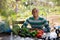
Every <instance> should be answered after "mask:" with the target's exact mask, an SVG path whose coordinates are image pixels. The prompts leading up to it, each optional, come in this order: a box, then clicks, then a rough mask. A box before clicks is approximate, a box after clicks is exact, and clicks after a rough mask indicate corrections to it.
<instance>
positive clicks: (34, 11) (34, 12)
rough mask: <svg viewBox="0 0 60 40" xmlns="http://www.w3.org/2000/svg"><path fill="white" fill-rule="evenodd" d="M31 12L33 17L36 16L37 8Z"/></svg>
mask: <svg viewBox="0 0 60 40" xmlns="http://www.w3.org/2000/svg"><path fill="white" fill-rule="evenodd" d="M32 14H33V16H34V17H38V10H37V9H35V10H33V12H32Z"/></svg>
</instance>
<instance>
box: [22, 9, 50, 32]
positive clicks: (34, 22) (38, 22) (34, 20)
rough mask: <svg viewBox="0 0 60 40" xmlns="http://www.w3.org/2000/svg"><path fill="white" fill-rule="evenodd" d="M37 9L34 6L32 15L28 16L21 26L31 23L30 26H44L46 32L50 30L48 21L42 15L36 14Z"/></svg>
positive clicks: (41, 27) (40, 27)
mask: <svg viewBox="0 0 60 40" xmlns="http://www.w3.org/2000/svg"><path fill="white" fill-rule="evenodd" d="M38 13H39V12H38V9H36V8H34V9H33V10H32V15H33V16H32V17H30V18H28V19H27V20H26V21H25V22H24V23H23V25H22V27H27V25H28V24H30V25H31V27H32V28H39V29H43V28H44V27H45V29H46V30H44V31H46V32H50V28H49V24H48V21H47V20H46V19H44V18H42V17H39V16H38Z"/></svg>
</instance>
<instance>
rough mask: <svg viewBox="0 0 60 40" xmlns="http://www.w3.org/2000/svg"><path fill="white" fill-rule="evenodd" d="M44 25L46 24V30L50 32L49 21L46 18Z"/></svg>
mask: <svg viewBox="0 0 60 40" xmlns="http://www.w3.org/2000/svg"><path fill="white" fill-rule="evenodd" d="M44 26H45V29H46V32H50V27H49V22H48V21H47V20H44Z"/></svg>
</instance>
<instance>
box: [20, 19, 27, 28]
mask: <svg viewBox="0 0 60 40" xmlns="http://www.w3.org/2000/svg"><path fill="white" fill-rule="evenodd" d="M27 25H28V19H27V20H26V21H25V22H24V23H23V25H22V27H21V28H23V27H26V28H27Z"/></svg>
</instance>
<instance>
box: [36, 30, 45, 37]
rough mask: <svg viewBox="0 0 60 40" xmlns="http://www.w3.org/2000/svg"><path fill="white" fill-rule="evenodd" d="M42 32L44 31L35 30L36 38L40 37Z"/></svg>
mask: <svg viewBox="0 0 60 40" xmlns="http://www.w3.org/2000/svg"><path fill="white" fill-rule="evenodd" d="M43 33H44V31H43V30H37V35H36V36H37V38H40V37H42V35H43Z"/></svg>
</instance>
